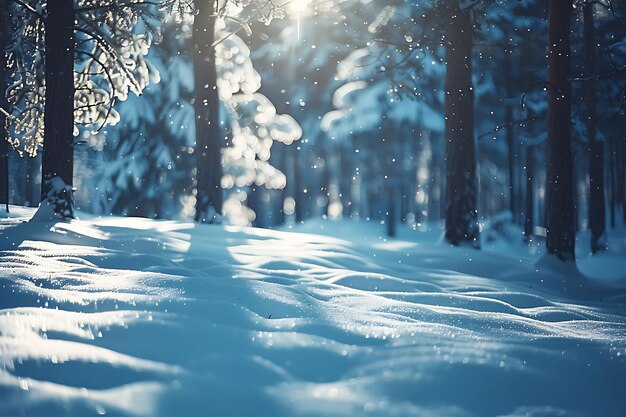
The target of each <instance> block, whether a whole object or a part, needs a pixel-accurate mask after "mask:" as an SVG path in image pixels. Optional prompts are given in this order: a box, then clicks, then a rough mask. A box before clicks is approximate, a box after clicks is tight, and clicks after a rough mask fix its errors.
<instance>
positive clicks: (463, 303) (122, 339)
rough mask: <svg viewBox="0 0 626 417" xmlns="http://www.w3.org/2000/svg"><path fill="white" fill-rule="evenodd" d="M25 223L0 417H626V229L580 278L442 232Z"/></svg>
mask: <svg viewBox="0 0 626 417" xmlns="http://www.w3.org/2000/svg"><path fill="white" fill-rule="evenodd" d="M14 209H15V211H16V212H17V213H16V214H15V215H13V217H11V218H5V219H2V220H0V229H2V230H0V250H1V251H2V253H1V257H0V309H1V310H0V355H1V361H2V366H1V367H0V416H7V417H9V416H11V417H12V416H45V417H51V416H77V417H78V416H80V417H83V416H90V415H103V414H106V415H113V416H168V417H170V416H172V417H173V416H181V417H186V416H219V417H227V416H254V417H277V416H278V417H280V416H286V417H291V416H293V417H296V416H369V415H372V416H381V417H383V416H384V417H388V416H511V417H512V416H515V417H518V416H519V417H521V416H533V417H539V416H546V417H547V416H603V417H611V416H615V417H624V416H625V415H626V256H624V254H626V238H625V237H624V236H625V235H624V234H622V235H620V236H617V237H615V236H613V237H612V239H611V241H610V243H611V251H609V252H608V253H606V254H603V255H601V256H600V257H598V258H594V259H591V258H590V257H589V256H588V255H586V254H585V253H584V251H583V250H582V249H581V254H580V256H579V257H580V258H581V261H580V269H581V271H583V273H584V275H583V274H579V273H578V272H577V271H575V270H573V269H571V270H569V271H564V270H559V268H558V267H557V268H554V265H550V264H549V263H546V262H543V261H542V262H539V263H537V262H536V260H537V257H538V256H540V254H537V253H535V254H528V250H527V249H526V248H525V247H523V246H522V245H517V246H516V245H510V247H509V246H507V244H500V243H498V244H496V243H493V244H492V243H485V244H484V246H485V250H483V251H480V252H478V251H475V250H471V249H464V248H451V247H448V246H446V245H444V244H442V243H438V238H439V234H440V232H439V231H438V230H434V231H433V230H431V231H430V232H428V231H427V232H419V231H412V230H410V229H408V228H406V229H401V230H400V232H401V233H400V237H399V238H398V239H394V240H385V239H382V238H380V237H379V235H380V233H379V229H380V231H381V232H382V229H383V226H381V225H374V224H364V223H356V222H348V221H344V222H335V223H332V222H326V223H324V222H313V223H310V224H308V225H304V226H300V227H298V228H297V230H298V232H294V231H269V230H260V229H245V228H235V227H220V226H208V225H197V224H193V223H181V222H175V221H154V220H147V219H139V218H116V217H109V218H95V217H90V216H88V215H86V214H80V215H79V217H80V218H81V220H80V221H73V222H71V223H56V224H55V223H47V222H46V221H45V216H43V218H42V219H39V220H40V221H37V222H23V221H24V220H25V219H27V218H28V217H29V216H30V215H32V211H29V210H25V209H21V210H18V209H17V208H14ZM305 232H306V233H305ZM315 233H317V234H315ZM535 249H536V251H535V252H537V250H540V249H541V248H540V246H537V247H536V248H535Z"/></svg>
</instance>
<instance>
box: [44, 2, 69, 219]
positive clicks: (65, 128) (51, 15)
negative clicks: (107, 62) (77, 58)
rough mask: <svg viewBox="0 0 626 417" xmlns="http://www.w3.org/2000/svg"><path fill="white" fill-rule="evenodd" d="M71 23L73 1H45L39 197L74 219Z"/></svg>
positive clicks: (59, 213) (55, 210) (61, 213)
mask: <svg viewBox="0 0 626 417" xmlns="http://www.w3.org/2000/svg"><path fill="white" fill-rule="evenodd" d="M74 20H75V10H74V1H73V0H51V1H49V2H48V15H47V17H46V40H45V43H46V53H45V62H46V72H45V76H46V98H45V108H44V112H45V114H44V141H43V144H44V145H43V160H42V174H41V175H42V186H41V198H42V201H43V200H47V201H48V203H50V204H51V205H52V208H53V209H54V212H55V213H57V214H58V215H60V216H61V217H64V218H71V217H74V212H73V205H72V203H73V201H72V184H73V170H74V135H73V131H74Z"/></svg>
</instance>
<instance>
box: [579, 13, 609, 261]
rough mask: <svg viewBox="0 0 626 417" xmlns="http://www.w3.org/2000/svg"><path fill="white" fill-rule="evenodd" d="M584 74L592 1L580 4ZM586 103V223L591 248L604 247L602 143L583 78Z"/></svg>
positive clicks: (590, 49) (591, 92)
mask: <svg viewBox="0 0 626 417" xmlns="http://www.w3.org/2000/svg"><path fill="white" fill-rule="evenodd" d="M583 19H584V52H585V71H584V72H585V74H595V72H596V62H595V61H596V56H595V55H596V54H595V37H596V36H595V24H594V19H593V3H592V2H591V1H586V2H585V4H584V6H583ZM584 90H585V103H586V104H587V119H586V122H587V143H588V145H589V149H588V152H589V153H588V155H589V227H590V229H591V252H592V253H596V252H599V251H602V250H604V249H605V248H606V242H605V235H604V234H605V228H606V218H605V217H606V207H605V204H604V145H603V143H602V141H600V140H598V138H597V137H596V118H597V110H596V82H595V80H587V81H585V84H584Z"/></svg>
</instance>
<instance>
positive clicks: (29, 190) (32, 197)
mask: <svg viewBox="0 0 626 417" xmlns="http://www.w3.org/2000/svg"><path fill="white" fill-rule="evenodd" d="M24 162H25V163H26V175H25V177H24V178H25V181H24V187H25V190H26V192H25V197H26V202H27V204H28V206H30V207H37V205H38V204H39V199H38V198H37V195H38V194H39V193H38V192H37V191H38V190H37V185H39V188H41V185H40V184H37V182H38V181H37V179H38V178H37V177H38V174H39V169H40V167H41V158H40V157H39V155H37V156H35V157H30V156H26V157H24ZM39 181H41V180H40V179H39Z"/></svg>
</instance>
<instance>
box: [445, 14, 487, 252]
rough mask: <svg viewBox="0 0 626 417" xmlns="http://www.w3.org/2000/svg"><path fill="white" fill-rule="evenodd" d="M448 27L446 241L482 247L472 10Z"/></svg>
mask: <svg viewBox="0 0 626 417" xmlns="http://www.w3.org/2000/svg"><path fill="white" fill-rule="evenodd" d="M453 13H454V15H455V16H454V18H451V19H450V22H449V24H448V27H447V32H446V33H447V40H448V44H447V45H446V61H447V62H446V78H445V94H446V95H445V97H446V103H445V115H446V167H447V169H446V170H447V181H446V182H447V196H446V197H447V199H448V203H447V210H446V232H445V237H446V240H447V241H448V242H450V243H451V244H453V245H459V244H461V243H464V242H466V243H470V244H472V245H473V246H475V247H477V248H478V247H480V242H479V228H478V221H477V218H478V213H477V191H478V187H477V177H476V150H475V144H474V92H473V87H472V31H473V29H472V21H471V10H469V9H463V10H461V9H460V8H456V9H455V10H454V11H453Z"/></svg>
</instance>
